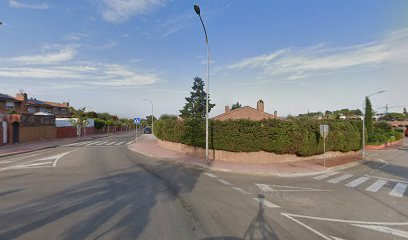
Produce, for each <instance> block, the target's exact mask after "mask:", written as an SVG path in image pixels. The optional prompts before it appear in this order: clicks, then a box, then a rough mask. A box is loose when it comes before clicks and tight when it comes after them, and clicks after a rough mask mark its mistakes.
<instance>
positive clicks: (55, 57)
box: [2, 46, 76, 65]
mask: <svg viewBox="0 0 408 240" xmlns="http://www.w3.org/2000/svg"><path fill="white" fill-rule="evenodd" d="M75 55H76V49H75V47H72V46H66V47H63V48H60V49H57V50H53V51H51V52H46V53H43V54H38V55H27V56H19V57H13V58H9V59H8V60H9V61H11V62H14V63H17V64H27V65H48V64H56V63H61V62H66V61H69V60H71V59H73V58H74V57H75ZM2 60H3V61H4V59H2Z"/></svg>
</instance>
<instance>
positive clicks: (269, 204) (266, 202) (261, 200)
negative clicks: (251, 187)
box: [254, 198, 280, 208]
mask: <svg viewBox="0 0 408 240" xmlns="http://www.w3.org/2000/svg"><path fill="white" fill-rule="evenodd" d="M254 200H256V201H257V202H258V203H261V204H262V205H265V206H266V207H268V208H280V206H278V205H276V204H273V203H271V202H269V201H268V200H265V199H263V198H254Z"/></svg>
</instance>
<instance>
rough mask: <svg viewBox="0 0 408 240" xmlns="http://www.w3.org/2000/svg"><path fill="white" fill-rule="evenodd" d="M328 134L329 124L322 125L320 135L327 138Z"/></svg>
mask: <svg viewBox="0 0 408 240" xmlns="http://www.w3.org/2000/svg"><path fill="white" fill-rule="evenodd" d="M328 134H329V125H326V124H324V125H320V135H321V136H322V137H323V138H326V137H327V135H328Z"/></svg>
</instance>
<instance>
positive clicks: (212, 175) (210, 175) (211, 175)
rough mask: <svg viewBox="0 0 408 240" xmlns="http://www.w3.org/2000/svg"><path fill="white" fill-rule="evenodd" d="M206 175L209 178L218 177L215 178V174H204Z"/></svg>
mask: <svg viewBox="0 0 408 240" xmlns="http://www.w3.org/2000/svg"><path fill="white" fill-rule="evenodd" d="M204 174H205V175H207V176H209V177H212V178H217V176H215V175H214V174H212V173H204Z"/></svg>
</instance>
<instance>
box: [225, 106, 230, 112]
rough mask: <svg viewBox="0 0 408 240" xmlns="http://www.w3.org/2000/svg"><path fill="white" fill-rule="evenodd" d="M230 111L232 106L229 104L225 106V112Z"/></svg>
mask: <svg viewBox="0 0 408 240" xmlns="http://www.w3.org/2000/svg"><path fill="white" fill-rule="evenodd" d="M229 112H230V108H229V106H228V105H227V106H225V113H229Z"/></svg>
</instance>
